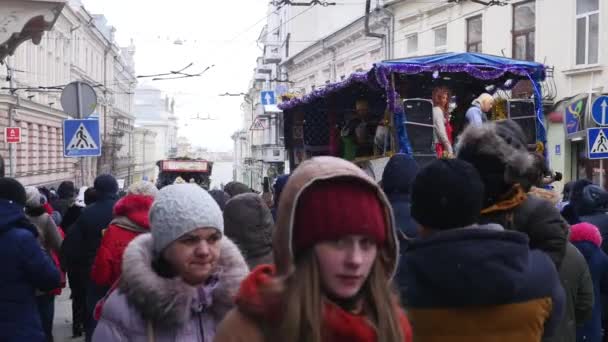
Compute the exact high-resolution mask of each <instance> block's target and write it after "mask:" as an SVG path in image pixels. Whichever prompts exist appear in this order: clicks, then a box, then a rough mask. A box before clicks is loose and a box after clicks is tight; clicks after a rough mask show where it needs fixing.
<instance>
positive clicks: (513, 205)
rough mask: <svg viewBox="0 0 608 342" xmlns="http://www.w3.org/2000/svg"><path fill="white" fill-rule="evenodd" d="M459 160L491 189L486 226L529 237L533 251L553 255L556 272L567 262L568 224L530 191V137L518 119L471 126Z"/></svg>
mask: <svg viewBox="0 0 608 342" xmlns="http://www.w3.org/2000/svg"><path fill="white" fill-rule="evenodd" d="M456 150H457V157H458V158H459V159H461V160H464V161H467V162H469V163H471V164H473V166H475V168H476V169H477V171H478V172H479V174H480V175H481V178H482V181H483V183H484V187H485V196H484V197H485V198H484V202H483V209H482V215H481V218H480V222H479V223H481V224H487V223H498V224H500V225H501V226H503V227H504V228H505V229H507V230H516V231H520V232H523V233H525V234H526V235H528V237H529V239H530V247H531V248H532V249H537V248H538V249H541V250H542V251H544V252H545V253H547V254H549V256H550V257H551V259H552V260H553V262H554V263H555V265H556V267H557V268H559V265H560V264H561V262H562V259H563V258H564V255H565V253H566V244H567V241H568V238H567V235H566V234H567V230H568V225H567V224H566V222H565V221H564V220H563V219H562V217H561V216H560V213H559V211H558V210H557V208H555V207H554V206H553V205H552V204H551V203H549V202H548V201H545V200H543V199H541V198H538V197H536V196H528V195H527V194H526V191H525V189H524V186H525V185H526V184H529V178H528V176H529V175H530V174H531V173H532V172H534V164H533V158H532V156H531V155H530V153H529V152H528V151H527V150H526V141H525V135H524V133H523V131H522V129H521V127H519V125H518V124H517V123H516V122H514V121H513V120H505V121H501V122H498V123H486V124H484V125H482V126H481V127H473V126H469V127H468V128H466V129H465V131H464V132H463V133H462V135H461V136H460V140H459V143H458V146H457V148H456Z"/></svg>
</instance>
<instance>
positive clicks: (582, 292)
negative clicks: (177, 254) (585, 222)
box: [543, 243, 595, 342]
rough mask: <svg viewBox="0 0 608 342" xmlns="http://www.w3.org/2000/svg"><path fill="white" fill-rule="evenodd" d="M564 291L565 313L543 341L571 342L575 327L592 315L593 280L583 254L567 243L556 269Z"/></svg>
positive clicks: (573, 337) (593, 299) (574, 335)
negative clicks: (553, 332) (550, 334)
mask: <svg viewBox="0 0 608 342" xmlns="http://www.w3.org/2000/svg"><path fill="white" fill-rule="evenodd" d="M558 273H559V278H560V281H561V283H562V286H563V288H564V291H565V293H566V314H565V315H564V318H563V320H562V321H561V322H560V323H559V325H558V329H557V331H556V333H555V335H554V336H553V337H551V338H544V339H543V342H571V341H575V340H576V327H578V326H581V325H583V323H585V321H587V320H589V319H590V318H591V317H592V315H593V303H594V302H595V298H594V294H593V282H592V280H591V274H590V273H589V268H588V267H587V263H586V261H585V258H584V257H583V255H582V254H581V253H580V252H579V251H578V250H577V248H576V247H575V246H574V245H572V244H571V243H568V245H567V246H566V255H565V256H564V260H563V261H562V264H561V265H560V267H559V270H558Z"/></svg>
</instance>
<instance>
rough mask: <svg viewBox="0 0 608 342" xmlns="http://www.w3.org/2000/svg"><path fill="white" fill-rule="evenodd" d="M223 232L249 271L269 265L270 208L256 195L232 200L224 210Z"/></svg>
mask: <svg viewBox="0 0 608 342" xmlns="http://www.w3.org/2000/svg"><path fill="white" fill-rule="evenodd" d="M224 225H225V233H226V236H227V237H228V238H230V239H231V240H232V241H234V243H235V244H236V245H237V246H238V247H239V249H240V250H241V253H243V256H244V257H245V260H247V264H248V265H249V268H250V269H254V268H255V267H256V266H258V265H261V264H272V227H273V225H274V221H273V219H272V214H271V213H270V209H268V207H267V206H266V203H264V200H263V199H262V198H260V196H258V195H256V194H252V193H247V194H241V195H237V196H235V197H233V198H232V199H230V200H229V201H228V203H227V204H226V209H225V210H224Z"/></svg>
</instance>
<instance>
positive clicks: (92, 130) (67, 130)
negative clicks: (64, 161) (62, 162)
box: [63, 119, 101, 158]
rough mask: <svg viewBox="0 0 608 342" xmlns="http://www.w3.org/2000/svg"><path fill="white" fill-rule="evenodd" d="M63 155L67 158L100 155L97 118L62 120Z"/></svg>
mask: <svg viewBox="0 0 608 342" xmlns="http://www.w3.org/2000/svg"><path fill="white" fill-rule="evenodd" d="M63 155H64V156H65V157H68V158H70V157H72V158H73V157H76V158H77V157H99V156H100V155H101V137H100V131H99V120H97V119H81V120H64V121H63Z"/></svg>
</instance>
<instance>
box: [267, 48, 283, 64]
mask: <svg viewBox="0 0 608 342" xmlns="http://www.w3.org/2000/svg"><path fill="white" fill-rule="evenodd" d="M281 60H282V58H281V52H280V49H279V47H274V46H266V48H265V49H264V59H263V62H264V64H278V63H280V62H281Z"/></svg>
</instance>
